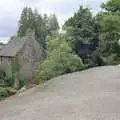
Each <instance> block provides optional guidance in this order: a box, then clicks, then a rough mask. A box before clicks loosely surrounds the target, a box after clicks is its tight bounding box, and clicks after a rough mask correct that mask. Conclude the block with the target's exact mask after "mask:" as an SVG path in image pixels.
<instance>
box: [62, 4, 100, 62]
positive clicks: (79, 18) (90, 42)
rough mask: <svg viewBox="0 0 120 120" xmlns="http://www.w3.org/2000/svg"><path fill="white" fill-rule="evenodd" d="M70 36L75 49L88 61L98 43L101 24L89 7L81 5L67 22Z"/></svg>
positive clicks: (66, 25) (66, 26)
mask: <svg viewBox="0 0 120 120" xmlns="http://www.w3.org/2000/svg"><path fill="white" fill-rule="evenodd" d="M64 28H65V29H66V31H67V34H68V36H72V38H73V39H72V41H73V44H74V47H73V50H74V51H75V52H76V53H77V54H78V55H79V56H80V57H81V58H82V59H83V60H84V61H85V63H86V62H87V63H88V60H89V59H91V57H92V53H93V51H94V50H95V49H96V46H97V44H98V32H99V25H98V23H97V21H96V18H95V17H93V16H92V13H91V11H90V10H89V9H88V8H83V6H80V8H79V10H78V11H77V12H76V13H75V14H74V16H73V17H71V18H70V19H68V20H67V21H66V22H65V25H64Z"/></svg>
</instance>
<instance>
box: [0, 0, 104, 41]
mask: <svg viewBox="0 0 120 120" xmlns="http://www.w3.org/2000/svg"><path fill="white" fill-rule="evenodd" d="M102 2H105V0H0V40H1V39H2V40H3V41H5V40H6V39H8V38H9V37H10V36H12V35H14V34H15V33H16V31H17V25H18V20H19V17H20V14H21V11H22V9H23V7H24V6H25V5H27V6H30V7H32V8H37V9H38V11H39V12H40V13H42V14H43V13H47V14H50V13H55V14H56V15H57V17H58V20H59V22H60V24H61V25H62V24H63V23H64V21H65V20H67V19H68V18H69V17H70V16H72V15H73V13H74V12H75V11H76V10H77V9H78V8H79V5H81V4H84V5H85V6H87V7H89V8H92V9H93V11H94V12H96V11H98V10H99V9H100V7H99V6H100V4H101V3H102Z"/></svg>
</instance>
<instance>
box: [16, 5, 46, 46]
mask: <svg viewBox="0 0 120 120" xmlns="http://www.w3.org/2000/svg"><path fill="white" fill-rule="evenodd" d="M46 17H47V16H46ZM47 24H48V23H46V21H44V18H42V16H41V15H40V14H38V12H37V10H34V11H33V10H32V9H31V8H28V7H25V8H23V11H22V13H21V17H20V20H19V28H18V32H17V33H18V36H20V37H22V36H25V34H26V31H27V30H28V29H32V30H34V31H35V38H36V40H37V41H38V42H39V43H40V44H41V45H42V46H43V47H45V38H46V36H47V33H48V32H47V31H48V30H47V27H46V26H47Z"/></svg>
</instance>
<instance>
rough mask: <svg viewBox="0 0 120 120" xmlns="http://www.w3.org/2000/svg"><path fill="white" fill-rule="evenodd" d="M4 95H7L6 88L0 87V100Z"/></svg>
mask: <svg viewBox="0 0 120 120" xmlns="http://www.w3.org/2000/svg"><path fill="white" fill-rule="evenodd" d="M6 97H8V91H7V89H6V88H2V87H0V100H3V99H5V98H6Z"/></svg>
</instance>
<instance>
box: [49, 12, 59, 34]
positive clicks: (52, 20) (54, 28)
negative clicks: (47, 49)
mask: <svg viewBox="0 0 120 120" xmlns="http://www.w3.org/2000/svg"><path fill="white" fill-rule="evenodd" d="M59 28H60V27H59V23H58V20H57V17H56V15H55V14H53V15H50V17H49V21H48V30H49V33H50V35H52V34H55V33H58V30H59Z"/></svg>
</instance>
